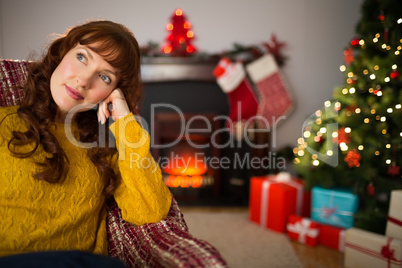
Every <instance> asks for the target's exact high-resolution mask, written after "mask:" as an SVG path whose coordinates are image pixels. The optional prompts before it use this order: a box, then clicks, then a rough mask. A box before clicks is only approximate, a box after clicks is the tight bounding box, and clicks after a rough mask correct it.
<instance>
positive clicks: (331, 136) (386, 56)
mask: <svg viewBox="0 0 402 268" xmlns="http://www.w3.org/2000/svg"><path fill="white" fill-rule="evenodd" d="M361 12H362V16H361V20H360V21H359V22H358V24H357V27H356V36H355V37H354V38H352V40H351V42H350V44H349V45H348V46H347V47H346V49H345V51H344V61H345V64H344V65H342V66H341V68H340V69H341V71H342V72H343V73H344V74H345V83H344V85H342V86H339V87H337V88H335V91H334V94H333V99H332V100H329V101H327V102H325V103H324V106H323V108H322V109H320V110H318V111H316V112H315V114H313V115H312V116H311V117H310V118H308V120H306V122H305V126H304V128H303V136H302V137H301V138H300V139H299V140H298V147H297V148H294V154H295V158H294V163H295V168H296V170H297V171H298V172H299V174H300V175H301V176H302V177H303V178H304V179H305V180H306V186H307V187H308V188H311V187H312V186H315V185H319V186H323V187H327V188H329V187H335V186H342V187H345V186H346V187H350V188H352V189H353V190H354V192H355V193H356V194H357V195H358V196H359V199H360V206H359V207H360V208H359V211H358V213H357V214H356V215H355V226H356V227H359V228H362V229H366V230H369V231H373V232H377V233H384V231H385V225H386V219H387V215H388V207H389V195H390V191H391V190H394V189H400V188H402V179H401V170H400V167H401V165H402V108H401V103H402V91H401V87H402V79H401V75H400V72H401V69H402V55H401V52H402V1H395V0H365V1H364V2H363V5H362V9H361Z"/></svg>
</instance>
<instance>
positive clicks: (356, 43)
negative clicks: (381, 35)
mask: <svg viewBox="0 0 402 268" xmlns="http://www.w3.org/2000/svg"><path fill="white" fill-rule="evenodd" d="M350 44H351V45H352V46H353V47H360V38H354V39H353V40H352V41H351V42H350Z"/></svg>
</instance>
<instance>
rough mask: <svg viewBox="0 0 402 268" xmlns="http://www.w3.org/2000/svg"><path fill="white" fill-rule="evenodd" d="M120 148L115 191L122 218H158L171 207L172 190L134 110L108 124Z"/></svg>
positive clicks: (136, 221) (146, 220)
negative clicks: (168, 186) (152, 153)
mask: <svg viewBox="0 0 402 268" xmlns="http://www.w3.org/2000/svg"><path fill="white" fill-rule="evenodd" d="M110 130H111V132H112V133H113V135H114V136H115V139H116V146H117V150H118V152H119V154H118V160H117V166H118V169H119V172H120V175H121V181H120V183H119V185H118V187H117V188H116V190H115V192H114V197H115V199H116V202H117V204H118V206H119V208H120V209H121V212H122V216H123V219H124V220H126V221H128V222H130V223H132V224H135V225H138V226H139V225H143V224H146V223H153V222H158V221H160V220H162V219H164V218H165V217H166V216H167V214H168V212H169V208H170V204H171V198H172V197H171V193H170V191H169V189H168V188H167V186H166V184H165V183H164V182H163V180H162V174H161V170H160V167H159V166H158V164H157V163H156V162H155V161H154V159H153V157H152V155H151V153H150V151H149V146H150V137H149V134H148V132H147V131H145V130H144V129H142V128H141V126H140V125H139V124H138V123H137V121H136V120H135V117H134V116H133V114H129V115H127V116H125V117H123V118H120V119H118V120H117V121H116V122H114V123H113V124H112V125H111V126H110Z"/></svg>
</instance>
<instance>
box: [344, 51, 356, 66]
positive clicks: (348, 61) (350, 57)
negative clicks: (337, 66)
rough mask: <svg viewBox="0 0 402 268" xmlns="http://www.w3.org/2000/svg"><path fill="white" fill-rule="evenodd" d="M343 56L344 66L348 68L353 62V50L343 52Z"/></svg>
mask: <svg viewBox="0 0 402 268" xmlns="http://www.w3.org/2000/svg"><path fill="white" fill-rule="evenodd" d="M343 55H344V60H345V63H346V65H348V66H349V65H350V64H351V63H352V62H353V60H354V56H353V50H352V49H351V48H350V47H349V48H347V49H345V50H344V51H343Z"/></svg>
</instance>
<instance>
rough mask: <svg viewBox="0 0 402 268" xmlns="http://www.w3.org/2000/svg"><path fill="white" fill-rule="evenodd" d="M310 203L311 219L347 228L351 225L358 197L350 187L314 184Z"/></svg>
mask: <svg viewBox="0 0 402 268" xmlns="http://www.w3.org/2000/svg"><path fill="white" fill-rule="evenodd" d="M311 204H312V209H311V218H312V219H313V220H316V221H318V222H321V223H324V224H329V225H334V226H338V227H341V228H346V229H347V228H350V227H352V226H353V223H354V214H355V213H356V211H357V209H358V205H359V199H358V197H357V195H354V194H353V193H352V190H351V189H346V188H333V189H324V188H321V187H318V186H316V187H313V189H312V194H311Z"/></svg>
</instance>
